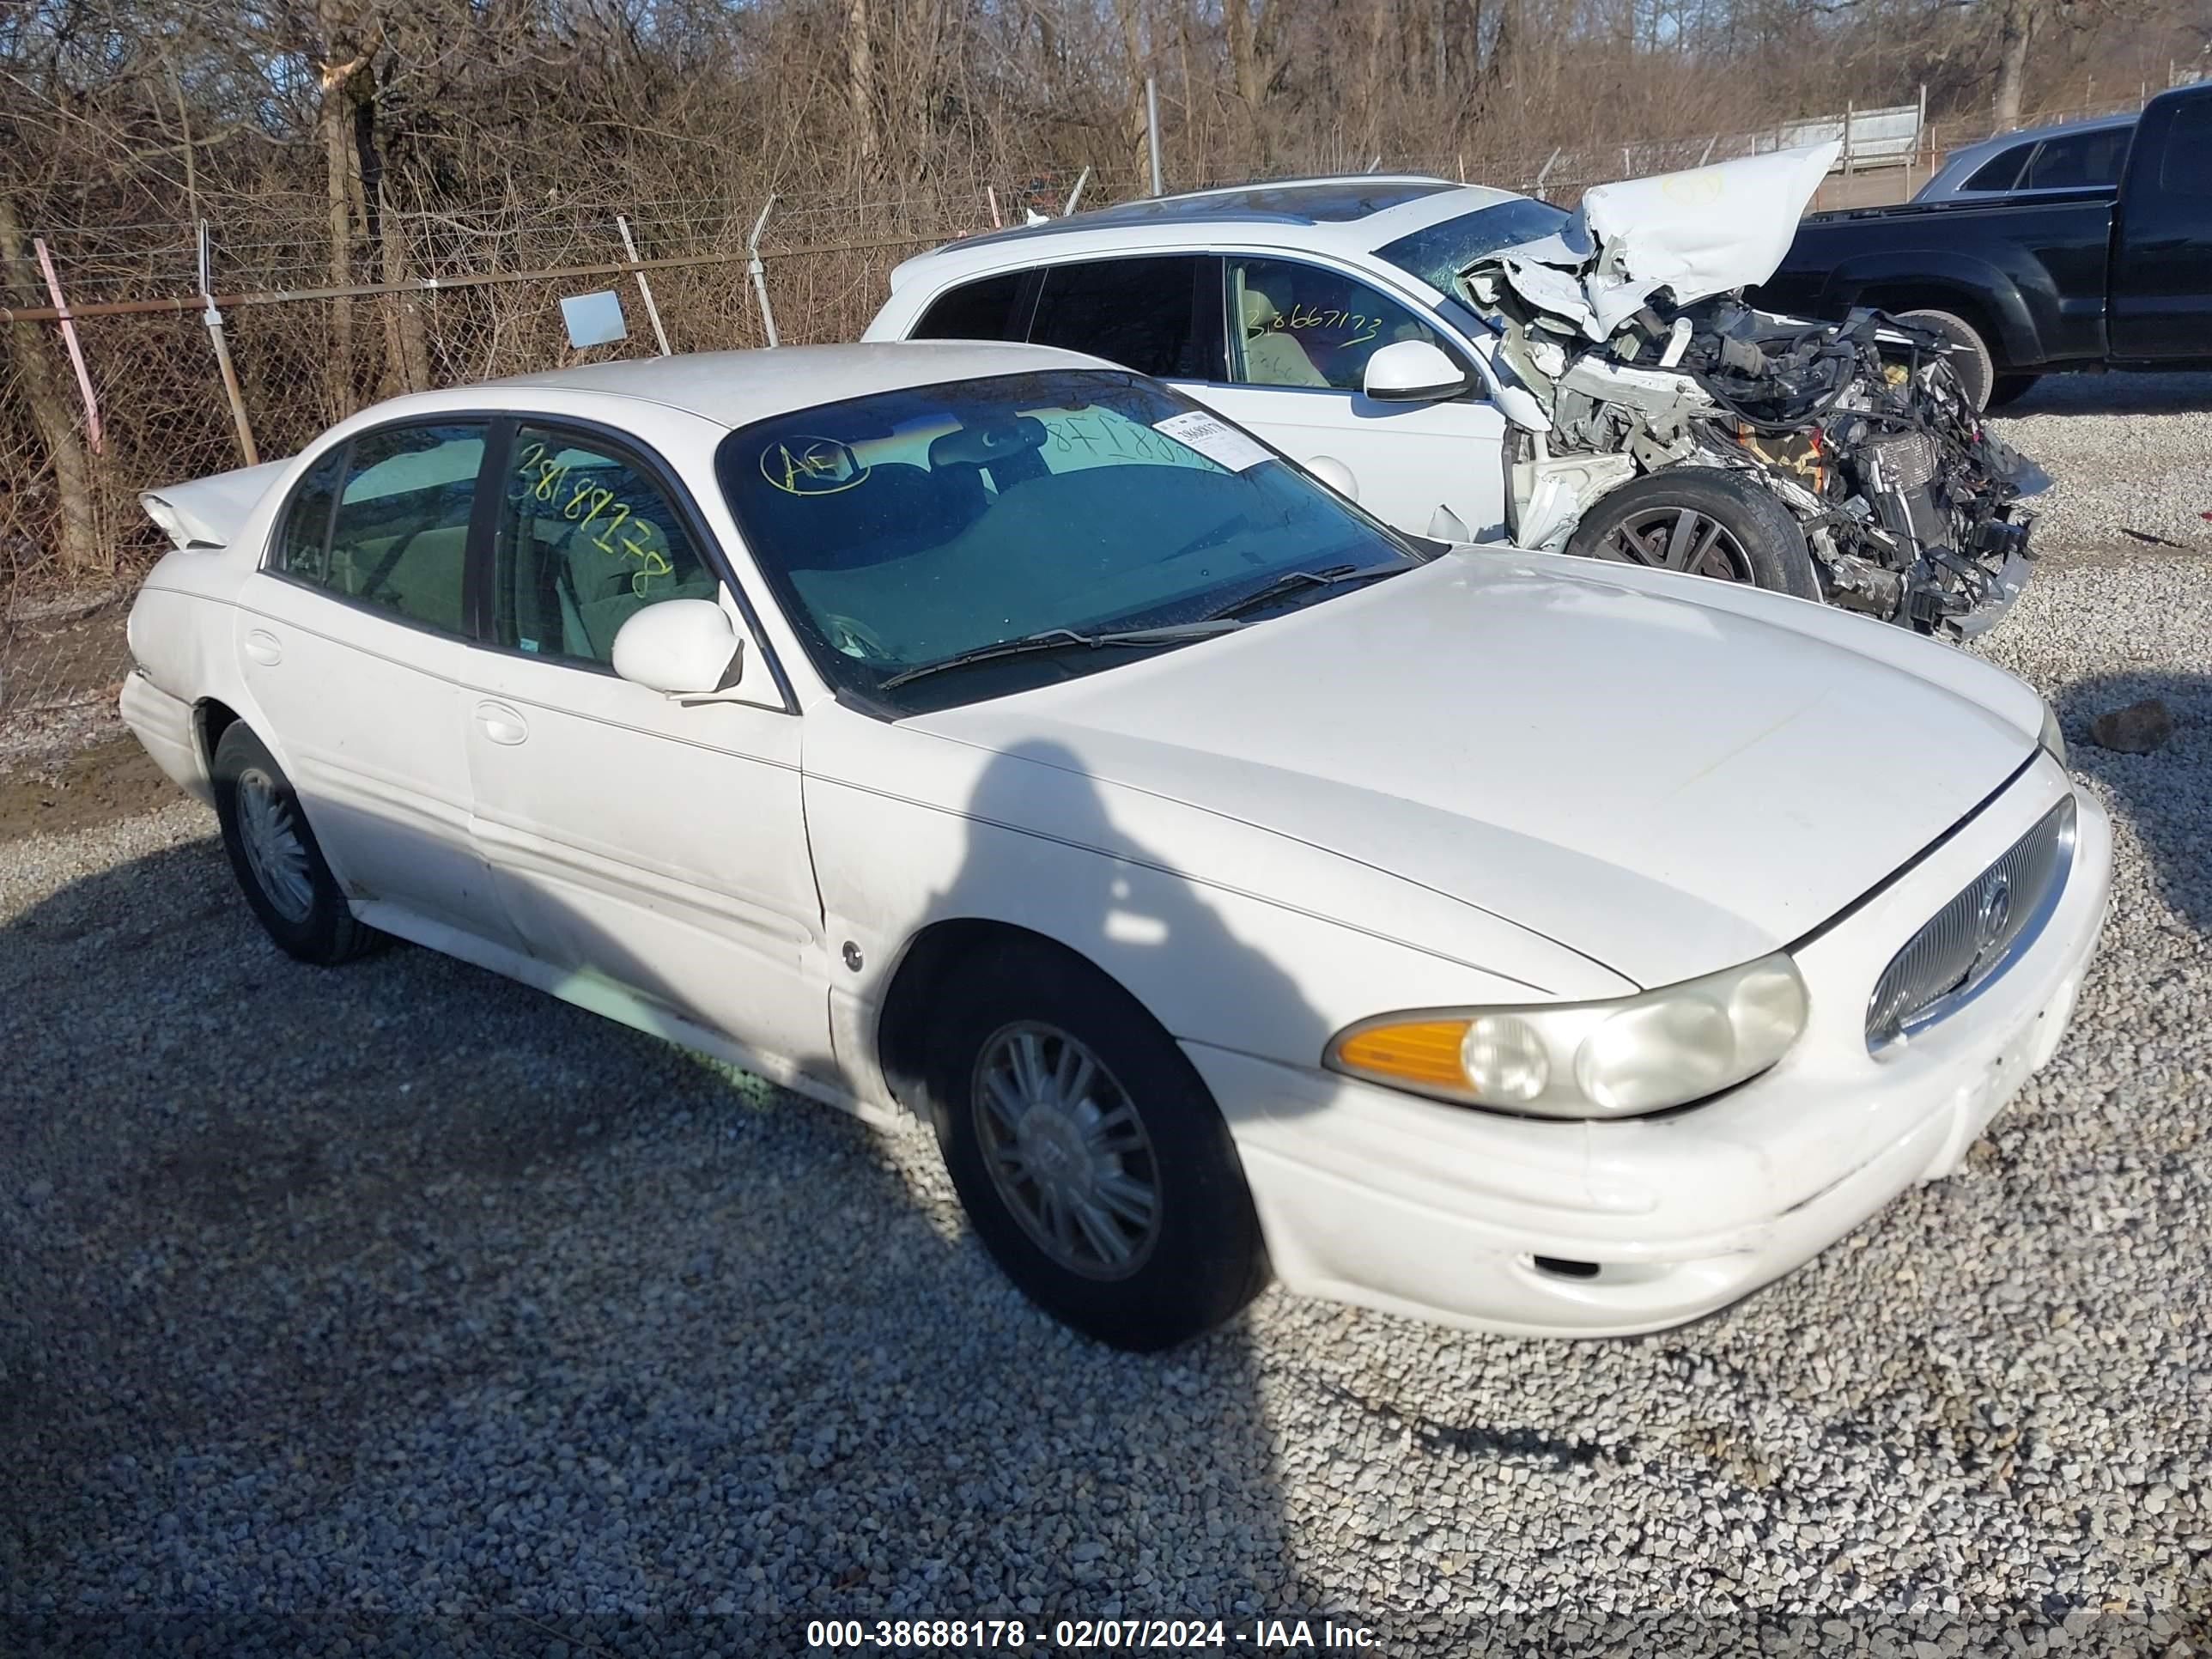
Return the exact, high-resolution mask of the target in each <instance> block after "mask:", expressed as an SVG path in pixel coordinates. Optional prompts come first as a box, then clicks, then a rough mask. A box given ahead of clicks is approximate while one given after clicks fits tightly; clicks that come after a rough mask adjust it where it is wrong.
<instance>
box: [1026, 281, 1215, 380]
mask: <svg viewBox="0 0 2212 1659" xmlns="http://www.w3.org/2000/svg"><path fill="white" fill-rule="evenodd" d="M1211 264H1212V262H1211V261H1210V260H1207V259H1203V258H1196V257H1194V256H1192V255H1189V254H1170V255H1166V256H1163V257H1160V258H1150V259H1095V260H1091V261H1090V262H1088V263H1087V264H1074V265H1049V266H1048V267H1046V269H1045V271H1044V281H1043V285H1042V287H1041V288H1040V289H1038V292H1037V303H1036V317H1035V318H1034V319H1032V320H1031V322H1030V343H1031V344H1032V345H1049V346H1059V347H1060V348H1062V349H1065V350H1068V351H1087V352H1089V353H1090V354H1091V356H1094V357H1103V358H1104V359H1105V360H1106V361H1107V362H1109V363H1119V364H1121V366H1122V367H1123V368H1133V369H1135V370H1136V371H1137V372H1138V373H1139V374H1156V375H1158V376H1159V377H1161V378H1162V379H1164V380H1212V379H1213V378H1214V377H1215V376H1216V375H1217V374H1219V372H1220V370H1219V368H1218V365H1209V364H1208V362H1206V357H1207V353H1206V335H1205V331H1204V330H1203V329H1202V328H1201V327H1200V319H1199V312H1198V306H1197V295H1198V290H1199V284H1200V280H1201V274H1202V272H1203V271H1205V270H1207V269H1210V268H1211Z"/></svg>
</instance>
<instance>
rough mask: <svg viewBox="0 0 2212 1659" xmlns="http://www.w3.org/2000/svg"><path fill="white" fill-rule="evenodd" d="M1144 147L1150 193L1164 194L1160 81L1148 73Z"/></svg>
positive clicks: (1165, 188)
mask: <svg viewBox="0 0 2212 1659" xmlns="http://www.w3.org/2000/svg"><path fill="white" fill-rule="evenodd" d="M1145 149H1146V152H1147V153H1148V154H1149V155H1150V157H1151V160H1152V194H1153V195H1155V196H1164V195H1166V194H1167V186H1166V185H1164V184H1162V183H1161V182H1160V83H1159V82H1158V81H1155V80H1154V79H1153V78H1152V76H1149V75H1147V76H1146V77H1145Z"/></svg>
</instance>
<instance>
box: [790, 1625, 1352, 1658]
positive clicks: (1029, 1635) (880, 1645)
mask: <svg viewBox="0 0 2212 1659" xmlns="http://www.w3.org/2000/svg"><path fill="white" fill-rule="evenodd" d="M1031 1647H1035V1648H1037V1649H1041V1650H1065V1651H1069V1652H1086V1651H1105V1652H1115V1653H1126V1652H1129V1651H1132V1650H1138V1651H1153V1650H1157V1651H1161V1652H1199V1651H1203V1650H1208V1649H1214V1650H1225V1649H1233V1648H1249V1649H1255V1650H1261V1651H1273V1652H1290V1653H1297V1652H1322V1651H1328V1650H1365V1651H1368V1652H1373V1651H1375V1650H1376V1632H1374V1631H1373V1630H1372V1629H1370V1627H1369V1626H1365V1625H1355V1624H1339V1623H1337V1622H1336V1621H1335V1620H1330V1619H1318V1620H1313V1619H1261V1620H1255V1621H1254V1622H1253V1623H1251V1624H1250V1625H1234V1626H1232V1625H1231V1624H1229V1623H1228V1622H1227V1621H1226V1620H1219V1619H1212V1620H1206V1619H1189V1620H1184V1619H1059V1620H1054V1621H1053V1623H1052V1624H1051V1625H1049V1626H1046V1625H1042V1624H1038V1625H1035V1626H1032V1625H1030V1623H1029V1622H1028V1621H1026V1620H1019V1619H896V1620H883V1619H878V1620H860V1619H817V1620H810V1621H809V1622H808V1624H807V1626H806V1649H807V1651H808V1652H809V1653H829V1652H836V1651H839V1650H860V1651H867V1650H878V1651H882V1650H888V1651H892V1652H923V1653H926V1652H928V1651H930V1650H933V1649H960V1650H975V1649H977V1648H983V1649H993V1648H997V1649H1004V1650H1008V1651H1011V1652H1020V1651H1024V1650H1028V1649H1030V1648H1031Z"/></svg>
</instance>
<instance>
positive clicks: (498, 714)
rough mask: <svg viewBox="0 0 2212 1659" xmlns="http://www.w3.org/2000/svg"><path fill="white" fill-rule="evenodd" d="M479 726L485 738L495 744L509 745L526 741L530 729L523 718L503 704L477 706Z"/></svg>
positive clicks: (481, 704) (490, 703)
mask: <svg viewBox="0 0 2212 1659" xmlns="http://www.w3.org/2000/svg"><path fill="white" fill-rule="evenodd" d="M477 725H478V726H482V727H483V734H484V736H486V737H488V738H490V739H491V740H492V741H493V742H494V743H504V744H510V745H511V744H518V743H521V742H523V741H525V740H526V739H527V738H528V737H529V736H530V727H529V726H527V725H526V724H525V723H524V721H523V718H522V716H521V715H520V714H517V713H516V712H515V711H514V710H513V709H512V708H508V707H507V705H506V704H505V703H503V702H480V703H478V704H477Z"/></svg>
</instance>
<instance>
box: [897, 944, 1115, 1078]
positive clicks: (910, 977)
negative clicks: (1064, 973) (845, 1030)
mask: <svg viewBox="0 0 2212 1659" xmlns="http://www.w3.org/2000/svg"><path fill="white" fill-rule="evenodd" d="M1009 940H1020V941H1022V942H1024V943H1025V944H1030V945H1042V946H1043V947H1044V948H1045V949H1047V950H1048V951H1059V952H1060V953H1061V954H1062V955H1064V956H1068V957H1073V958H1074V959H1075V960H1076V961H1078V962H1080V963H1083V965H1084V966H1085V967H1086V968H1088V969H1091V972H1093V973H1103V972H1104V969H1101V968H1100V967H1099V966H1098V964H1097V963H1095V962H1092V961H1091V959H1090V958H1089V957H1086V956H1085V955H1084V954H1083V953H1082V952H1081V951H1073V950H1070V949H1069V948H1068V947H1067V946H1066V945H1062V944H1061V943H1060V941H1059V940H1058V939H1053V938H1051V937H1049V936H1048V935H1046V934H1043V933H1036V932H1033V931H1031V930H1030V929H1029V928H1027V927H1015V926H1014V925H1013V924H1012V922H1005V921H985V920H982V919H981V918H977V917H972V916H964V917H957V918H954V919H952V920H950V921H934V922H932V923H931V924H930V925H929V926H928V927H925V928H923V929H922V930H921V933H917V934H915V938H914V941H913V943H912V944H910V945H908V946H907V948H906V953H905V955H903V956H902V957H900V958H899V964H898V966H897V967H896V969H893V970H892V973H891V982H890V989H888V990H887V991H885V992H884V1011H883V1013H882V1015H881V1017H880V1018H878V1020H877V1022H876V1058H877V1060H878V1062H879V1063H880V1064H881V1065H882V1066H883V1069H884V1081H885V1082H886V1083H888V1084H889V1085H890V1091H891V1097H892V1098H893V1099H895V1100H896V1101H898V1102H899V1103H900V1104H902V1105H903V1106H907V1107H908V1108H909V1109H911V1108H913V1107H914V1106H915V1104H916V1103H918V1102H919V1101H920V1100H921V1079H922V1067H923V1066H924V1064H925V1063H926V1061H927V1047H928V1042H929V1033H930V1030H932V1027H933V1020H932V1018H931V1015H932V1013H933V1011H934V1010H935V1008H936V1006H937V1002H938V999H939V997H940V996H942V995H943V994H944V993H945V988H946V987H948V986H950V985H951V983H952V979H953V975H954V973H955V971H956V969H957V967H958V965H959V963H960V962H961V960H962V959H963V957H968V956H969V955H972V954H973V953H974V952H975V951H980V950H981V949H982V948H983V947H984V946H986V945H991V944H994V943H1000V942H1005V941H1009Z"/></svg>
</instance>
